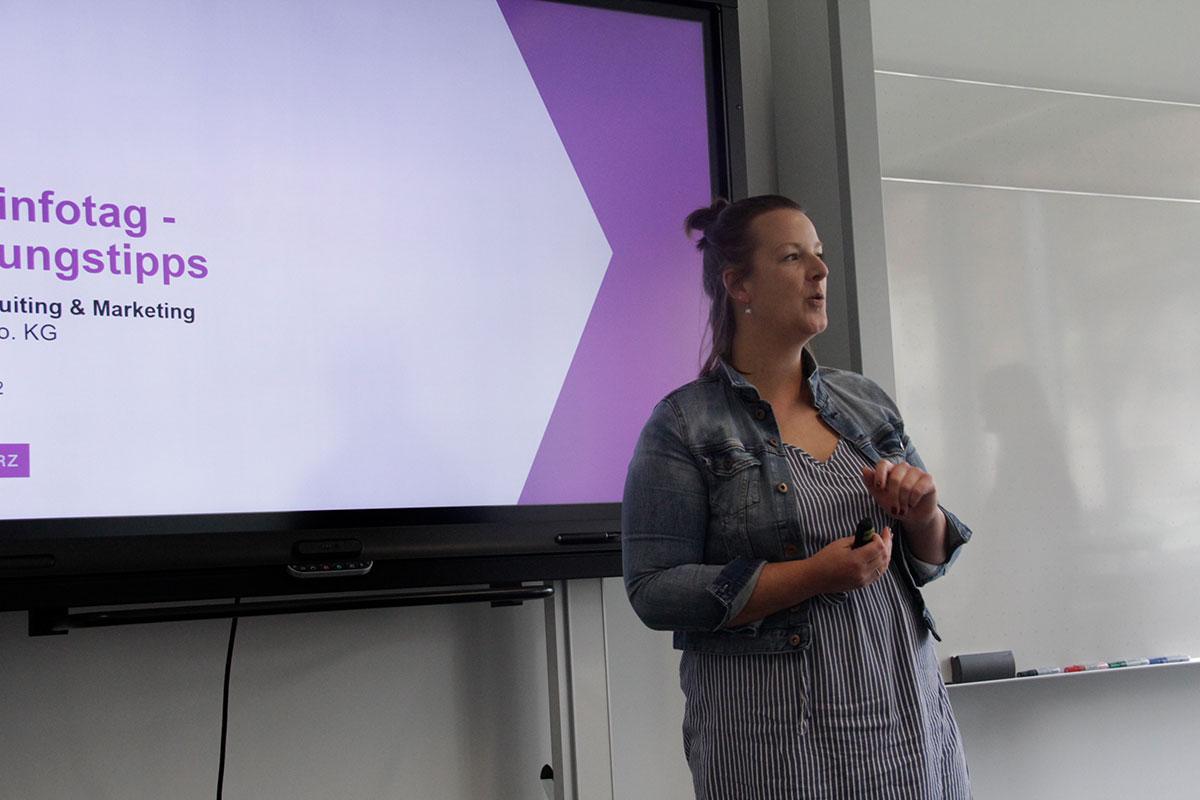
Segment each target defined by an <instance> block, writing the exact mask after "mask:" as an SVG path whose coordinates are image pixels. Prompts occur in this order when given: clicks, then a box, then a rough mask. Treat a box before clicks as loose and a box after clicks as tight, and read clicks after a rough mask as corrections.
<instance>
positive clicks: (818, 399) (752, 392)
mask: <svg viewBox="0 0 1200 800" xmlns="http://www.w3.org/2000/svg"><path fill="white" fill-rule="evenodd" d="M800 359H801V364H802V367H801V368H802V369H803V370H804V374H805V375H806V376H808V388H809V389H811V390H812V396H813V405H815V406H816V407H817V409H818V410H824V408H825V405H826V403H828V402H829V392H828V391H827V390H826V388H825V382H824V381H823V380H822V379H821V369H820V365H819V364H817V359H816V357H815V356H813V354H812V351H811V350H809V349H808V348H807V347H805V348H804V351H803V353H801V356H800ZM717 364H718V365H719V368H718V369H717V370H716V374H717V375H718V376H719V377H720V378H721V379H722V380H724V381H725V382H726V383H728V384H729V385H730V386H732V387H733V390H734V392H736V393H737V395H738V396H739V397H741V398H742V399H743V400H746V401H747V402H752V403H753V402H757V401H758V400H760V399H762V398H761V397H760V395H759V393H758V389H756V388H755V387H754V384H752V383H751V382H750V381H749V380H747V379H746V376H745V375H743V374H742V373H740V372H738V371H737V370H736V369H734V368H733V366H731V365H730V364H729V362H727V361H726V360H725V359H724V357H721V356H718V357H717Z"/></svg>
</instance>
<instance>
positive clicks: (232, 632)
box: [217, 597, 241, 800]
mask: <svg viewBox="0 0 1200 800" xmlns="http://www.w3.org/2000/svg"><path fill="white" fill-rule="evenodd" d="M240 602H241V598H240V597H235V598H233V604H234V605H235V606H236V605H237V604H238V603H240ZM237 623H238V618H237V617H236V616H235V617H234V618H233V619H231V620H230V621H229V649H228V650H226V651H225V686H224V688H223V690H222V693H221V763H220V765H219V766H218V767H217V800H221V793H222V792H223V791H225V740H226V738H227V737H228V735H229V673H230V671H231V670H232V667H233V641H234V639H236V638H237Z"/></svg>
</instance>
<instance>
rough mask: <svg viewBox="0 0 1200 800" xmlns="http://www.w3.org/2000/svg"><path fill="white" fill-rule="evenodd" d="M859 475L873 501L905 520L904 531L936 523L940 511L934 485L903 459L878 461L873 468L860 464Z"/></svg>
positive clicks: (920, 471)
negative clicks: (893, 461)
mask: <svg viewBox="0 0 1200 800" xmlns="http://www.w3.org/2000/svg"><path fill="white" fill-rule="evenodd" d="M862 477H863V483H865V484H866V486H867V491H868V492H870V493H871V497H873V498H874V499H875V502H876V503H878V504H879V505H880V506H881V507H882V508H883V509H885V510H886V511H887V512H888V513H890V514H891V515H892V516H893V517H895V518H896V519H898V520H901V521H902V522H905V523H906V525H905V530H908V529H909V528H910V527H911V528H914V529H918V530H919V529H923V528H927V527H929V526H930V525H933V524H935V523H936V522H937V520H938V517H939V516H940V514H941V511H940V510H939V509H938V494H937V486H936V485H935V484H934V482H933V476H932V475H930V474H929V473H928V472H926V471H925V470H923V469H919V468H918V467H914V466H913V465H912V464H909V463H907V462H904V461H901V462H900V463H899V464H893V463H892V462H890V461H880V462H879V463H877V464H876V465H875V466H874V467H863V470H862Z"/></svg>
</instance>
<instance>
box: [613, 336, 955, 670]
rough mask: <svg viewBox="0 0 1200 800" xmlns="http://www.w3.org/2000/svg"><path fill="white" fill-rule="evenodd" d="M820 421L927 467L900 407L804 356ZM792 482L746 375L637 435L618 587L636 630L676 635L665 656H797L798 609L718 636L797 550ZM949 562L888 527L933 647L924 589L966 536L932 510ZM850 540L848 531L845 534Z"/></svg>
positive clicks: (870, 452) (898, 527) (801, 635)
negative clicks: (767, 570)
mask: <svg viewBox="0 0 1200 800" xmlns="http://www.w3.org/2000/svg"><path fill="white" fill-rule="evenodd" d="M804 370H805V374H806V375H808V383H809V387H810V388H811V389H812V396H813V401H814V404H815V405H816V407H817V411H818V413H819V414H820V416H821V418H822V419H823V420H824V421H825V422H826V423H827V424H828V425H829V426H830V427H831V428H833V430H835V431H837V433H838V434H839V435H840V436H841V437H842V438H843V439H844V440H845V441H846V443H847V444H850V445H853V446H854V447H855V448H857V449H858V451H859V452H861V453H862V454H863V455H864V456H866V458H867V459H868V460H869V461H870V462H871V463H875V462H877V461H879V460H880V459H887V460H889V461H893V462H897V463H899V462H900V461H902V460H903V461H907V462H908V463H910V464H913V465H915V466H917V467H920V468H921V469H924V465H923V463H922V462H921V458H920V456H918V455H917V451H916V448H914V447H913V444H912V442H911V441H909V438H908V436H907V435H906V434H905V433H904V423H903V421H902V420H901V418H900V413H899V412H898V411H897V409H896V404H895V403H894V402H893V401H892V399H891V398H890V397H888V396H887V394H886V393H885V392H884V391H883V390H882V389H880V388H879V387H878V386H877V385H876V384H875V383H874V382H872V381H871V380H869V379H867V378H865V377H863V376H862V375H859V374H857V373H853V372H846V371H843V370H838V369H831V368H828V367H818V366H817V365H816V362H815V361H813V359H812V356H811V355H810V354H809V353H808V352H807V351H805V364H804ZM791 481H792V475H791V472H790V469H789V467H788V462H787V458H786V456H785V454H784V449H783V445H782V444H781V443H780V436H779V427H778V425H777V424H776V421H775V416H774V414H773V413H772V411H771V406H770V404H769V403H767V402H766V401H765V400H763V399H762V398H761V397H760V396H759V394H758V391H757V390H756V389H755V388H754V386H753V385H751V384H750V383H749V382H748V381H747V380H746V378H745V377H744V376H743V375H741V374H740V373H739V372H737V371H736V370H734V369H733V368H731V367H730V366H729V365H727V364H725V363H724V362H721V363H720V364H719V365H718V367H717V369H715V370H714V371H713V373H712V374H710V375H708V376H705V377H702V378H700V379H699V380H696V381H693V382H692V383H689V384H687V385H686V386H683V387H680V388H679V389H676V390H675V391H674V392H672V393H671V394H669V395H667V397H666V398H664V399H663V400H662V401H661V402H660V403H659V404H658V405H657V406H656V407H655V409H654V411H653V413H652V414H651V415H650V419H649V421H647V423H646V425H645V427H644V428H643V429H642V434H641V437H640V438H639V440H638V443H637V447H636V449H635V450H634V454H633V459H632V461H631V462H630V465H629V473H628V476H627V478H626V482H625V497H624V501H623V504H622V512H621V515H622V520H621V529H622V535H621V539H622V549H623V559H624V572H625V587H626V590H627V592H628V594H629V599H630V602H631V603H632V604H633V608H634V610H635V611H636V612H637V614H638V616H639V617H641V619H642V621H643V622H645V623H646V624H647V625H648V626H650V627H651V628H655V629H658V630H672V631H675V647H676V648H677V649H680V650H699V651H705V652H714V653H771V652H783V651H790V650H796V649H806V648H807V647H808V646H809V644H810V642H811V638H812V626H811V623H810V622H809V603H811V602H812V601H811V600H809V601H806V602H803V603H800V604H799V605H796V606H793V607H791V608H788V609H784V610H782V611H778V612H776V613H774V614H772V615H770V616H768V617H766V618H765V619H763V620H760V621H758V622H755V623H753V624H751V625H745V626H741V627H738V628H736V629H727V627H726V626H727V625H728V623H729V621H730V620H732V619H733V618H734V617H736V616H737V615H738V613H740V612H741V610H742V608H743V607H744V606H745V604H746V602H747V601H748V600H749V597H750V594H751V592H752V591H753V589H754V584H755V583H756V582H757V580H758V575H759V573H760V572H761V570H762V567H763V565H764V564H766V563H767V562H777V561H785V560H789V559H793V558H804V557H807V556H811V555H813V553H810V552H806V549H805V544H804V537H803V533H802V531H801V530H800V521H799V514H798V513H797V511H796V506H795V503H796V500H795V497H794V496H793V495H792V494H789V493H788V486H789V485H790V484H791ZM942 510H943V511H945V513H946V520H947V523H948V524H947V529H946V537H947V545H948V547H949V548H950V550H951V551H952V555H951V557H950V559H949V560H948V561H947V563H946V564H942V565H938V566H936V567H934V566H931V565H926V564H924V563H923V562H920V561H918V560H917V559H916V558H915V557H913V555H912V554H911V553H910V552H909V550H908V548H907V546H906V543H905V540H904V530H903V524H902V523H899V522H897V523H896V524H895V525H893V526H892V528H893V534H894V539H893V558H894V559H895V556H896V555H897V554H900V555H901V558H900V559H899V566H900V573H901V575H902V576H903V581H904V583H905V584H906V585H907V588H908V590H909V594H910V595H911V597H912V601H913V604H914V608H915V610H916V612H917V615H918V616H919V617H920V618H921V619H923V620H924V622H925V625H926V626H927V627H928V629H929V631H930V632H931V633H932V634H933V635H934V636H935V637H937V631H936V629H935V627H934V622H933V616H932V615H931V614H930V613H929V610H928V609H927V608H926V606H925V601H924V599H923V598H922V597H921V591H920V589H919V587H920V586H922V585H924V584H925V583H927V582H928V581H929V580H932V579H933V578H936V577H939V576H940V575H942V574H944V573H945V571H946V568H947V567H948V566H949V565H950V562H952V561H953V560H954V558H956V557H957V555H958V552H959V547H960V546H961V545H962V544H963V543H964V542H966V541H967V540H968V539H970V537H971V531H970V529H969V528H967V527H966V526H965V525H963V524H962V523H961V522H960V521H959V520H958V518H957V517H955V516H954V515H953V514H951V513H950V512H948V511H946V510H945V509H944V508H943V509H942ZM849 533H850V532H849V531H847V534H849Z"/></svg>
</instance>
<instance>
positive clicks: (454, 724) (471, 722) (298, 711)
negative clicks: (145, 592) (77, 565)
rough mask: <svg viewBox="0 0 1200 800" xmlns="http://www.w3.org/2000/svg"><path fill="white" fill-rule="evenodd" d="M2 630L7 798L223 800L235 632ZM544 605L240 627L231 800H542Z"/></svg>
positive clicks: (546, 754) (18, 623) (0, 756)
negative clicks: (228, 674)
mask: <svg viewBox="0 0 1200 800" xmlns="http://www.w3.org/2000/svg"><path fill="white" fill-rule="evenodd" d="M24 626H25V618H24V615H23V614H16V613H8V614H3V615H0V675H2V676H3V682H2V683H0V732H2V736H0V739H2V740H3V745H2V746H0V775H2V776H3V781H0V798H5V799H6V800H7V798H12V799H13V800H51V799H53V800H60V799H61V798H71V799H73V798H88V800H130V799H131V798H172V800H201V798H212V797H214V796H215V792H216V780H217V763H218V746H219V741H220V739H219V734H220V713H221V682H222V677H223V670H224V659H225V646H226V642H227V637H228V633H229V623H228V622H226V621H215V622H187V623H159V624H154V625H142V626H131V627H125V628H108V629H93V630H79V631H73V632H72V633H70V634H69V635H67V636H63V637H50V638H36V639H31V638H28V637H26V635H25V630H24ZM543 629H544V628H543V610H542V605H541V603H540V602H537V603H531V604H526V605H524V606H520V607H512V608H495V609H494V608H491V607H489V606H487V605H482V606H480V605H473V606H454V607H441V608H413V609H397V610H374V611H348V612H333V613H326V614H313V615H305V616H296V617H274V618H271V617H264V618H257V619H243V620H241V621H240V622H239V628H238V638H237V644H236V649H235V652H234V660H233V672H232V680H231V689H230V714H229V739H228V760H227V766H226V775H225V794H224V796H225V797H226V798H230V800H240V799H245V800H271V799H272V798H313V799H314V800H316V799H317V798H331V797H345V798H389V799H390V798H411V799H412V800H433V799H435V798H463V800H467V799H468V798H503V799H504V800H508V799H509V798H511V800H540V798H542V797H544V794H543V792H542V787H541V784H540V782H539V780H538V774H539V771H540V769H541V767H542V765H543V764H544V763H547V762H549V761H550V736H549V724H548V721H549V707H548V694H547V688H546V687H547V683H546V662H545V645H544V639H543V638H542V634H543Z"/></svg>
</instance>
